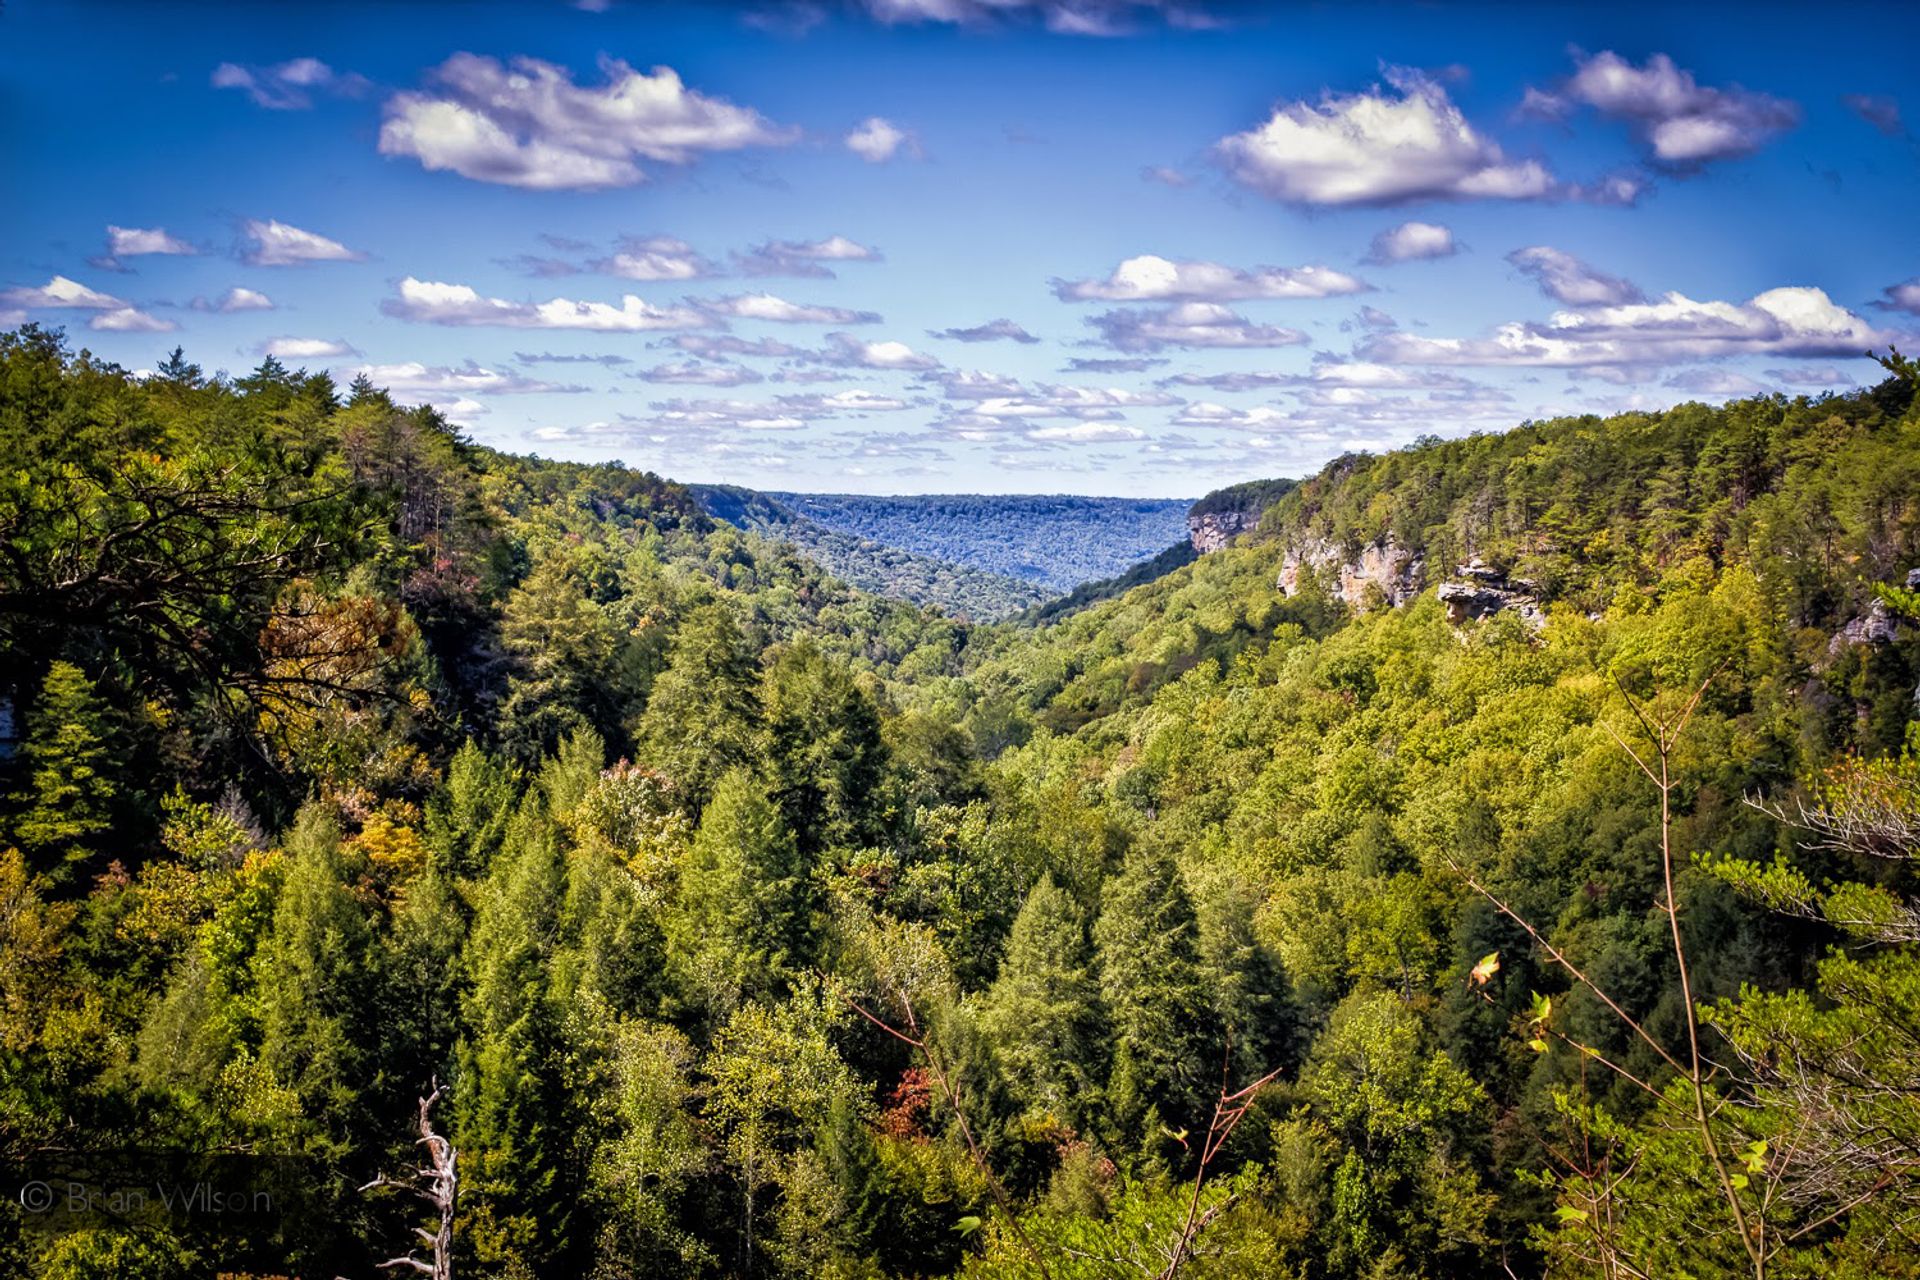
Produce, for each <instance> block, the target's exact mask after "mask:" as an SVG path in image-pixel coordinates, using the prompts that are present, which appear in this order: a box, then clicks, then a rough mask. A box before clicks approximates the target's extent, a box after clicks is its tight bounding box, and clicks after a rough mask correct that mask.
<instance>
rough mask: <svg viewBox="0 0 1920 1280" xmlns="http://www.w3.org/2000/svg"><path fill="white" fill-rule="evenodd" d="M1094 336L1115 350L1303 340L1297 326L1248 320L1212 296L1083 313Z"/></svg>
mask: <svg viewBox="0 0 1920 1280" xmlns="http://www.w3.org/2000/svg"><path fill="white" fill-rule="evenodd" d="M1086 323H1087V324H1089V325H1091V326H1092V327H1093V328H1094V329H1095V330H1097V331H1098V332H1099V334H1100V341H1102V342H1104V343H1105V344H1106V345H1107V346H1110V347H1112V348H1113V349H1114V350H1116V351H1128V352H1155V351H1161V350H1164V349H1165V348H1167V347H1291V346H1298V345H1299V344H1300V343H1303V342H1305V341H1306V340H1307V335H1306V334H1304V333H1302V332H1300V331H1299V330H1298V329H1288V328H1283V327H1282V326H1280V325H1269V324H1254V323H1253V322H1252V321H1250V320H1248V319H1247V318H1246V317H1245V316H1243V315H1241V314H1239V313H1238V312H1236V311H1234V310H1232V309H1231V308H1229V307H1223V306H1221V305H1219V304H1218V303H1213V302H1182V303H1176V304H1174V305H1173V306H1167V307H1146V308H1138V309H1135V308H1129V309H1126V310H1119V311H1107V312H1103V313H1101V314H1100V315H1097V316H1089V317H1087V321H1086Z"/></svg>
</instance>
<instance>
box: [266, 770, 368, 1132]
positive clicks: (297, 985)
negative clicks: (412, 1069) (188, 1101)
mask: <svg viewBox="0 0 1920 1280" xmlns="http://www.w3.org/2000/svg"><path fill="white" fill-rule="evenodd" d="M287 857H288V868H287V876H286V880H285V882H284V883H283V884H282V885H281V888H280V896H279V901H278V903H277V904H276V906H275V908H274V914H273V932H272V933H271V934H270V935H268V937H267V939H266V941H265V942H264V943H263V944H262V946H261V948H260V951H259V952H258V954H256V955H255V957H254V972H255V975H256V981H255V985H256V988H257V990H258V991H259V999H260V1028H261V1037H260V1061H261V1063H262V1065H264V1066H265V1067H266V1068H267V1069H268V1070H269V1071H271V1072H272V1073H273V1077H274V1079H275V1080H276V1081H277V1082H278V1083H279V1084H280V1085H282V1086H284V1087H286V1088H288V1089H291V1090H292V1091H293V1092H294V1093H295V1095H297V1096H298V1097H299V1099H300V1103H301V1109H302V1111H303V1112H304V1114H305V1115H306V1116H307V1117H308V1118H309V1119H311V1120H313V1121H315V1122H316V1123H317V1124H318V1125H319V1126H320V1129H321V1132H320V1134H319V1135H316V1137H317V1140H318V1141H319V1142H320V1143H321V1144H322V1145H323V1147H326V1146H331V1147H334V1148H335V1149H338V1148H341V1147H344V1146H346V1145H347V1144H348V1143H349V1142H350V1140H351V1137H352V1135H353V1133H354V1130H355V1128H356V1125H357V1122H358V1121H359V1120H360V1119H361V1115H360V1111H359V1101H360V1099H359V1092H360V1090H361V1088H362V1087H363V1084H364V1081H365V1080H366V1078H367V1072H366V1071H365V1069H364V1066H365V1062H366V1059H367V1055H368V1050H369V1047H370V1046H369V1040H368V1037H367V1035H366V1033H365V1029H366V1027H367V1024H368V1020H369V1017H370V1015H371V1013H372V1011H373V1005H372V997H373V995H374V979H375V975H374V973H373V971H372V966H373V961H374V949H373V933H372V929H371V928H370V927H369V925H368V922H367V917H366V913H365V912H364V911H363V910H362V909H361V906H360V904H359V902H358V901H356V900H355V898H354V896H353V893H352V892H351V891H350V890H349V889H348V888H347V885H346V877H347V867H346V863H345V859H344V857H343V856H342V853H341V848H340V828H339V826H338V825H337V824H336V823H335V822H334V820H333V818H332V817H331V816H330V815H329V814H328V813H326V812H325V811H324V810H323V809H321V808H320V806H319V805H318V804H309V805H307V806H306V807H305V808H303V809H302V810H301V811H300V814H299V816H298V817H297V818H296V819H295V821H294V828H293V832H292V834H291V835H290V836H289V837H288V839H287Z"/></svg>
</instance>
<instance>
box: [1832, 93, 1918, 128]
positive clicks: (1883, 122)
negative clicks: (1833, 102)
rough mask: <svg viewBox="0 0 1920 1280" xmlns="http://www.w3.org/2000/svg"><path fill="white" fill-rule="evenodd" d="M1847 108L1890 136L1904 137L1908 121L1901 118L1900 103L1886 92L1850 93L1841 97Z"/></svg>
mask: <svg viewBox="0 0 1920 1280" xmlns="http://www.w3.org/2000/svg"><path fill="white" fill-rule="evenodd" d="M1840 100H1841V101H1842V102H1844V103H1846V104H1847V109H1848V110H1850V111H1852V112H1853V113H1854V114H1855V115H1857V116H1859V117H1860V118H1861V119H1862V120H1865V121H1866V122H1867V123H1868V124H1870V125H1872V126H1873V127H1874V128H1875V129H1878V130H1879V131H1880V132H1881V133H1883V134H1885V135H1886V136H1887V137H1889V138H1899V137H1904V136H1905V135H1906V132H1907V126H1906V123H1905V122H1904V121H1903V120H1901V118H1900V104H1899V102H1897V101H1895V100H1894V99H1893V98H1889V97H1887V96H1886V95H1885V94H1877V93H1849V94H1846V95H1845V96H1843V97H1842V98H1841V99H1840Z"/></svg>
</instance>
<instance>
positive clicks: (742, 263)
mask: <svg viewBox="0 0 1920 1280" xmlns="http://www.w3.org/2000/svg"><path fill="white" fill-rule="evenodd" d="M878 261H880V251H879V250H878V249H875V248H873V247H872V246H870V245H864V244H861V243H859V242H858V241H856V240H849V239H847V237H845V236H828V237H827V238H826V239H824V240H768V241H765V242H763V243H761V244H757V245H754V246H753V247H752V248H751V249H749V250H747V251H746V252H745V253H736V254H734V255H733V265H734V266H735V267H736V268H737V269H738V270H739V272H740V274H741V275H747V276H799V277H803V278H808V279H815V280H831V279H833V278H834V275H833V270H832V268H830V267H828V266H827V265H826V264H827V263H829V262H878Z"/></svg>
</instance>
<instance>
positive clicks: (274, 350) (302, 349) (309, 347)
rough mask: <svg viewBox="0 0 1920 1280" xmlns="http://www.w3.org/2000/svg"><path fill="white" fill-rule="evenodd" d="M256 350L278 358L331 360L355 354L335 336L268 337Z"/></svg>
mask: <svg viewBox="0 0 1920 1280" xmlns="http://www.w3.org/2000/svg"><path fill="white" fill-rule="evenodd" d="M254 352H255V353H256V354H258V355H263V356H272V357H273V358H274V359H276V360H329V359H337V358H339V357H341V356H350V355H353V354H354V350H353V348H352V347H350V346H348V345H347V344H346V343H344V342H341V341H339V340H337V339H333V338H268V339H267V340H266V341H265V342H262V343H260V344H259V345H258V346H256V347H255V348H254Z"/></svg>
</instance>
